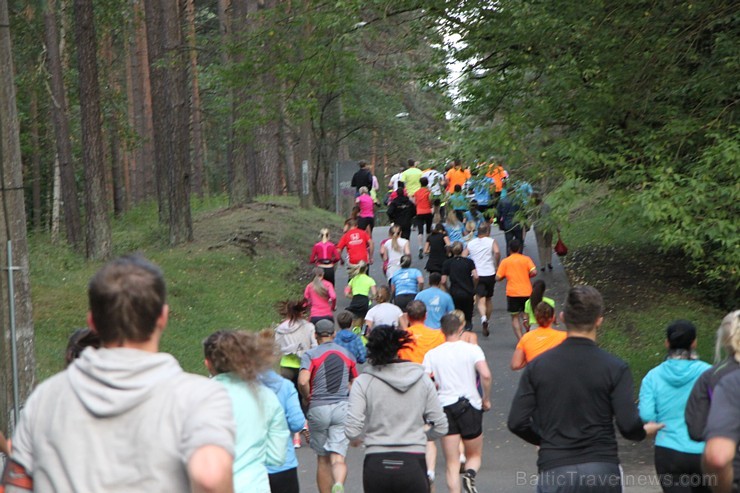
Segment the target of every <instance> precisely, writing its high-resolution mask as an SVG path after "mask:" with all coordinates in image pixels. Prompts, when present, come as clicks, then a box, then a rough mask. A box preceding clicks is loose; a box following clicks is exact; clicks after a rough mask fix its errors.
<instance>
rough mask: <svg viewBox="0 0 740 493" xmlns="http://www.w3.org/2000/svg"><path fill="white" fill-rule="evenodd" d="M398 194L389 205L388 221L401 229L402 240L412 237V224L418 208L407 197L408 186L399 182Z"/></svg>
mask: <svg viewBox="0 0 740 493" xmlns="http://www.w3.org/2000/svg"><path fill="white" fill-rule="evenodd" d="M397 192H398V194H397V195H396V197H395V198H394V199H393V200H392V201H391V203H390V204H389V205H388V212H387V213H388V219H390V220H391V221H392V222H393V224H397V225H398V226H400V227H401V238H405V239H407V240H408V239H409V238H410V237H411V223H412V222H413V220H414V217H416V206H415V205H414V203H413V202H411V199H409V198H408V196H407V195H406V186H405V185H404V183H403V182H402V181H399V182H398V189H397Z"/></svg>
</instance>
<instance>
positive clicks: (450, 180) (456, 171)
mask: <svg viewBox="0 0 740 493" xmlns="http://www.w3.org/2000/svg"><path fill="white" fill-rule="evenodd" d="M445 178H447V192H448V193H453V192H454V191H455V185H460V187H463V186H465V183H466V182H467V181H468V180H469V179H470V170H469V169H465V170H464V169H462V163H460V160H459V159H455V161H453V167H452V169H451V170H449V171H448V172H447V176H446V177H445Z"/></svg>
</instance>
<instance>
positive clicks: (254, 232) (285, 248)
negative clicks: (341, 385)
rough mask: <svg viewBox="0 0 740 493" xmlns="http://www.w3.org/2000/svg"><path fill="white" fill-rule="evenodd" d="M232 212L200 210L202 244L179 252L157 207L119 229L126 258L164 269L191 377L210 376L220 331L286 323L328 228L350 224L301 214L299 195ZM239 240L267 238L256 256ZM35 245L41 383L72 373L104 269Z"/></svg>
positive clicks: (171, 345)
mask: <svg viewBox="0 0 740 493" xmlns="http://www.w3.org/2000/svg"><path fill="white" fill-rule="evenodd" d="M269 204H278V205H279V206H278V207H273V206H271V205H269ZM225 205H226V201H225V200H224V199H223V198H220V197H219V198H215V199H209V200H204V201H203V202H199V203H194V207H193V209H194V219H195V232H196V233H195V234H196V238H195V241H194V242H193V243H190V244H187V245H183V246H179V247H176V248H170V247H168V246H166V245H165V240H164V239H163V238H165V237H166V235H164V233H165V232H164V230H162V229H161V228H160V226H159V225H158V222H157V213H156V206H155V205H145V206H141V207H139V208H137V209H135V210H133V211H131V212H130V213H127V214H126V215H125V216H124V217H122V218H120V219H116V220H115V221H114V224H113V238H114V245H115V253H116V255H120V254H123V253H129V252H133V251H138V252H141V253H142V254H144V255H145V256H146V257H148V258H149V259H150V260H152V261H153V262H154V263H156V264H157V265H159V266H160V267H161V268H162V270H163V271H164V273H165V279H166V280H167V288H168V303H169V305H170V323H169V325H168V327H167V329H166V331H165V334H164V336H163V339H162V350H163V351H166V352H169V353H172V354H173V355H174V356H175V357H176V358H177V359H178V360H179V361H180V363H181V364H182V366H183V368H185V369H186V370H187V371H193V372H198V373H205V372H204V369H203V363H202V360H203V356H202V351H201V347H200V342H201V340H202V339H203V338H204V337H206V336H207V335H208V334H210V333H212V332H213V331H215V330H218V329H224V328H243V329H248V330H258V329H262V328H266V327H270V326H273V325H275V324H276V323H277V322H279V318H278V315H277V313H276V312H275V309H274V305H275V302H276V301H278V300H281V299H286V298H288V297H297V296H301V295H302V293H303V286H304V285H305V283H304V280H305V279H304V278H302V277H301V276H300V275H299V274H301V273H303V272H304V271H305V269H303V262H305V260H307V259H308V255H309V253H310V248H311V245H312V244H313V243H314V242H315V241H316V238H317V234H318V230H319V229H320V228H321V227H325V226H330V227H333V228H339V226H340V224H341V222H342V221H341V219H340V218H339V217H338V216H336V215H334V214H331V213H328V212H326V211H321V210H317V209H312V210H309V211H305V210H301V209H299V208H298V207H297V200H295V199H292V198H285V197H280V198H279V199H277V200H276V199H275V198H273V197H270V198H266V197H265V198H260V199H258V201H257V204H255V205H254V206H252V207H250V208H236V209H224V208H223V207H224V206H225ZM235 235H237V236H239V237H242V238H243V237H259V241H258V242H257V243H256V244H255V245H254V250H255V255H254V256H250V255H248V254H247V253H246V252H245V251H244V250H242V249H240V248H238V247H237V246H236V245H235V244H233V243H232V242H229V241H228V239H229V238H232V237H234V236H235ZM30 245H31V246H30V248H31V250H30V262H31V288H32V298H33V308H34V324H35V334H36V361H37V378H38V380H39V381H41V380H43V379H45V378H48V377H49V376H51V375H53V374H54V373H55V372H57V371H59V370H60V369H61V368H62V364H63V355H64V349H65V347H66V343H67V338H68V337H69V335H70V334H71V332H72V331H73V330H74V329H75V328H78V327H83V326H85V325H86V322H85V318H86V313H87V295H86V289H87V282H88V280H89V279H90V277H91V276H92V275H93V273H94V272H95V271H96V270H97V269H98V268H99V267H100V266H101V265H102V262H92V263H88V262H86V261H85V260H84V259H83V258H82V257H81V256H79V255H76V254H74V253H72V252H70V251H69V250H68V249H67V248H65V247H64V246H61V245H52V244H51V243H50V241H49V238H48V237H46V236H36V237H33V238H32V239H31V242H30ZM304 259H305V260H304Z"/></svg>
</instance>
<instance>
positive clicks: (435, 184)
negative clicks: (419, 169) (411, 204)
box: [421, 169, 445, 197]
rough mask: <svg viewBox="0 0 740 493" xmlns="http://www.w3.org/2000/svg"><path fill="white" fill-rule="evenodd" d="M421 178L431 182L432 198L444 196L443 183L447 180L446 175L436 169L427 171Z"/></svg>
mask: <svg viewBox="0 0 740 493" xmlns="http://www.w3.org/2000/svg"><path fill="white" fill-rule="evenodd" d="M421 176H423V177H425V178H426V179H427V180H429V191H430V192H431V193H432V197H437V196H440V195H442V182H443V181H444V179H445V175H443V174H442V173H440V172H439V171H437V170H435V169H430V170H429V171H425V172H424V174H422V175H421Z"/></svg>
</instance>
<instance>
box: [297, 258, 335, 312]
mask: <svg viewBox="0 0 740 493" xmlns="http://www.w3.org/2000/svg"><path fill="white" fill-rule="evenodd" d="M313 274H314V278H313V281H311V282H310V283H309V284H308V286H306V289H305V290H304V291H303V297H304V298H305V299H306V301H308V306H309V307H310V309H311V319H310V320H311V323H312V324H314V325H315V324H316V322H318V321H319V320H323V319H327V320H331V321H332V322H333V321H334V315H333V312H334V309H335V308H336V306H337V294H336V292H335V291H334V286H332V285H331V283H330V282H329V281H327V280H326V279H324V269H322V268H320V267H316V268H315V269H314V270H313Z"/></svg>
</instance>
